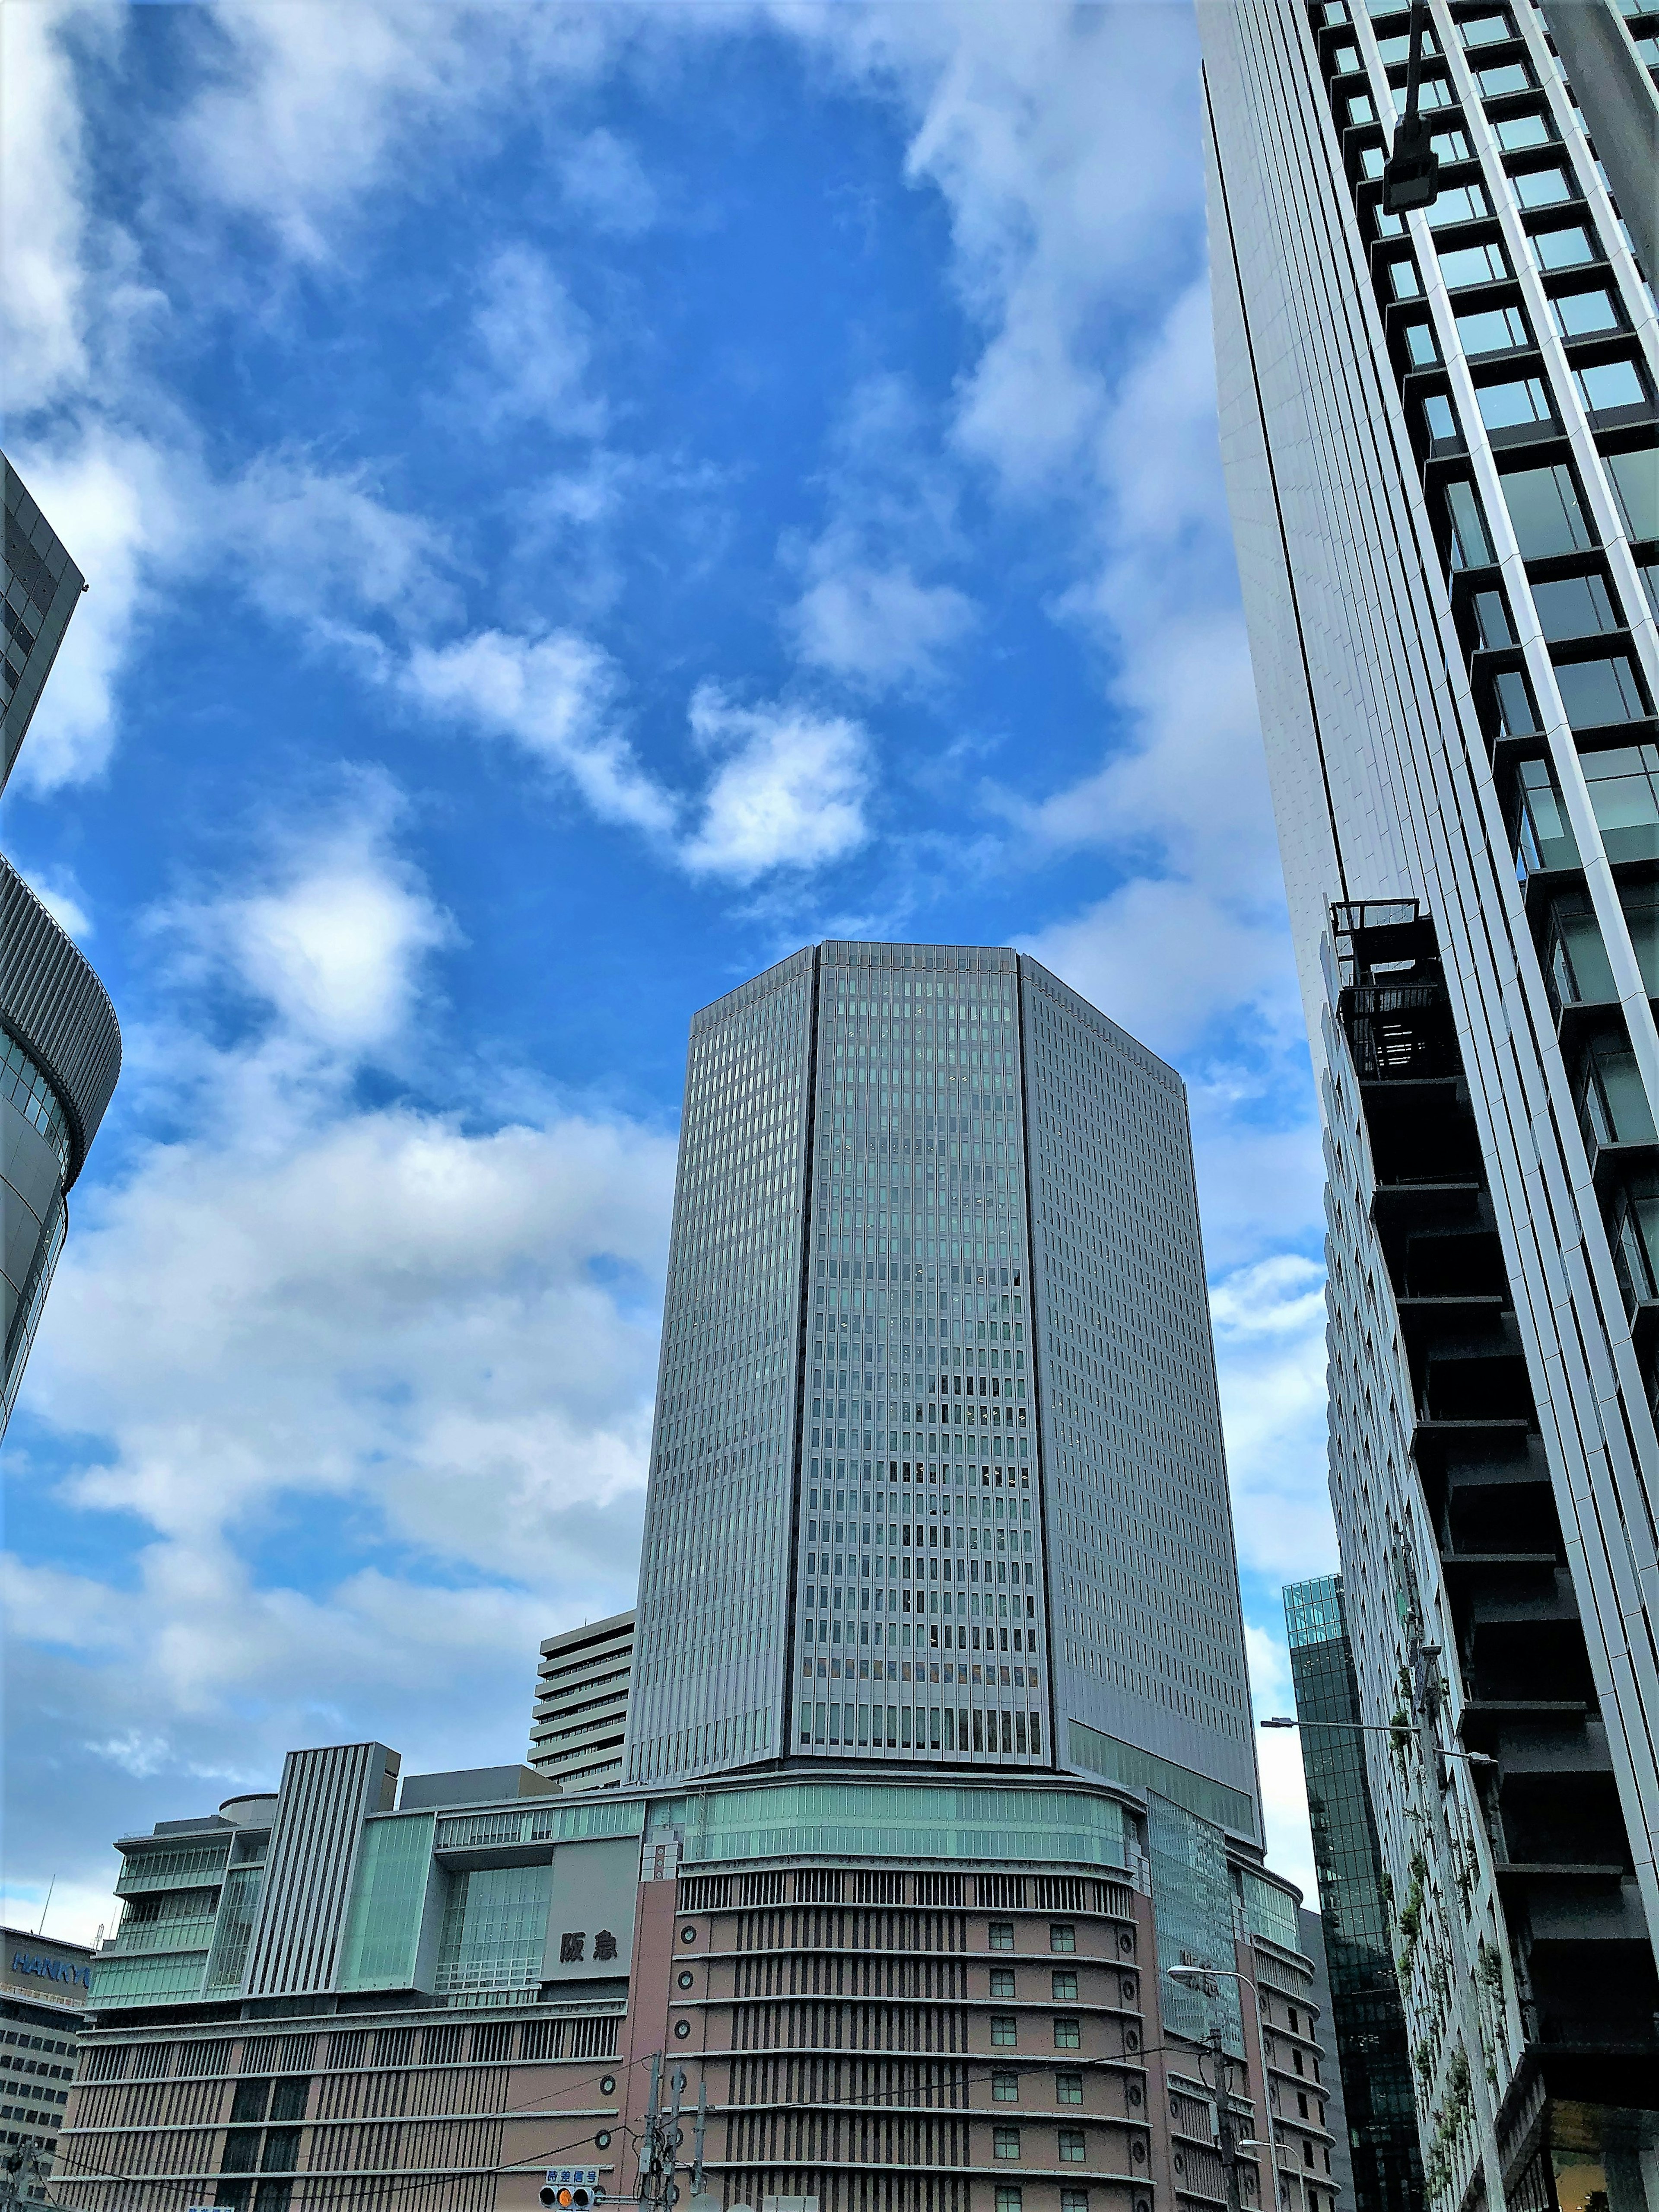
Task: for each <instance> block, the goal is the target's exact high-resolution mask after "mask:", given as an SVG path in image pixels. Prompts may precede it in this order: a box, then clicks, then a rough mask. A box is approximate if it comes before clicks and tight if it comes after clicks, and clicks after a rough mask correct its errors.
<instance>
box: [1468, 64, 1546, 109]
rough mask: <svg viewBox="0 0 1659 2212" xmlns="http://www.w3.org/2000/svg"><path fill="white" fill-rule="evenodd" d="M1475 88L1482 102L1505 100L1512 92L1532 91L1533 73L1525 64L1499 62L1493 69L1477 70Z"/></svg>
mask: <svg viewBox="0 0 1659 2212" xmlns="http://www.w3.org/2000/svg"><path fill="white" fill-rule="evenodd" d="M1474 82H1475V88H1476V89H1477V90H1478V91H1479V93H1480V97H1481V98H1482V100H1503V99H1505V98H1507V96H1508V95H1509V94H1510V93H1512V92H1530V91H1531V90H1532V71H1531V70H1529V69H1528V67H1527V64H1525V62H1499V63H1498V64H1496V66H1495V67H1493V68H1492V69H1483V70H1476V71H1475V73H1474Z"/></svg>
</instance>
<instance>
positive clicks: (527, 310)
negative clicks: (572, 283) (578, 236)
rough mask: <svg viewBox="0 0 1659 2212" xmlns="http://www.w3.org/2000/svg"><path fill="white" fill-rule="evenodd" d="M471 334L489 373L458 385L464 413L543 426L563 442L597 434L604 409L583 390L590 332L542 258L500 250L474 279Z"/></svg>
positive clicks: (519, 249) (523, 249)
mask: <svg viewBox="0 0 1659 2212" xmlns="http://www.w3.org/2000/svg"><path fill="white" fill-rule="evenodd" d="M472 333H473V337H474V338H475V339H476V341H477V344H478V346H479V348H480V349H481V351H482V353H483V356H484V359H485V361H486V362H487V364H488V368H487V369H486V370H485V371H483V372H479V371H477V370H472V371H469V372H468V373H467V374H465V376H464V377H463V379H462V383H461V388H462V392H463V394H464V397H465V400H466V402H467V404H468V407H469V411H470V412H471V413H473V414H474V415H475V416H480V417H482V419H483V421H485V422H490V423H495V424H500V423H502V422H510V421H515V420H517V421H524V420H529V421H535V422H544V423H545V424H546V426H547V428H549V429H550V430H552V431H554V432H555V433H556V434H557V435H559V436H561V437H566V438H595V437H598V436H599V435H600V434H601V433H602V432H603V430H604V428H605V404H604V402H603V400H601V399H599V398H597V397H595V396H594V395H593V394H592V393H591V392H588V391H587V390H586V378H587V374H588V370H589V368H590V366H591V364H592V330H591V326H590V325H589V323H588V319H587V317H586V315H585V314H584V313H582V311H581V309H580V307H578V306H577V305H576V303H575V301H574V300H573V299H572V298H571V297H570V295H569V292H568V290H567V289H566V288H565V286H564V284H563V283H562V281H561V279H560V278H559V276H557V274H556V272H555V270H553V269H552V267H551V266H550V264H549V263H548V261H547V259H546V257H545V256H544V255H543V254H540V253H538V252H536V251H535V250H534V249H533V247H531V246H522V245H516V246H502V247H501V250H500V252H497V253H496V254H495V258H493V259H492V260H491V261H490V263H489V266H488V267H487V268H486V269H485V270H484V271H483V275H482V276H481V278H480V280H479V283H478V302H477V307H476V308H475V309H474V311H473V316H472Z"/></svg>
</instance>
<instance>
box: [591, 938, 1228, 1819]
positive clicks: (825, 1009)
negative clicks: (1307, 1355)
mask: <svg viewBox="0 0 1659 2212" xmlns="http://www.w3.org/2000/svg"><path fill="white" fill-rule="evenodd" d="M639 1610H640V1626H639V1653H638V1658H637V1662H636V1665H635V1686H634V1696H633V1710H632V1716H631V1719H630V1724H629V1778H630V1779H631V1780H634V1781H637V1782H641V1783H645V1782H653V1783H656V1782H662V1781H665V1780H667V1779H668V1778H672V1777H677V1776H690V1775H695V1774H712V1773H718V1772H724V1771H735V1770H738V1769H742V1768H745V1767H753V1766H757V1765H763V1764H769V1763H770V1764H775V1763H776V1762H778V1761H780V1760H782V1759H799V1760H800V1761H803V1762H805V1763H806V1764H807V1765H822V1764H824V1763H826V1762H827V1763H837V1762H844V1761H846V1760H848V1759H856V1760H858V1761H859V1762H860V1764H865V1765H871V1766H873V1767H896V1768H902V1769H906V1770H909V1771H915V1769H916V1768H918V1767H922V1768H928V1769H941V1770H942V1769H950V1768H967V1769H970V1770H973V1769H978V1770H981V1771H982V1770H987V1769H1007V1768H1015V1769H1018V1768H1026V1769H1041V1768H1045V1767H1052V1766H1060V1767H1062V1768H1070V1769H1071V1770H1073V1771H1078V1772H1086V1773H1091V1774H1095V1775H1104V1776H1107V1777H1109V1778H1112V1779H1115V1780H1119V1781H1125V1782H1129V1783H1132V1784H1150V1785H1151V1786H1152V1787H1153V1788H1156V1789H1161V1790H1164V1791H1166V1793H1167V1794H1169V1795H1170V1796H1173V1797H1176V1798H1177V1799H1179V1800H1180V1801H1181V1802H1185V1803H1187V1804H1188V1805H1189V1806H1190V1807H1191V1808H1193V1809H1194V1810H1196V1811H1198V1812H1200V1813H1201V1814H1204V1815H1205V1816H1206V1818H1208V1819H1211V1820H1214V1821H1216V1822H1217V1823H1218V1825H1220V1826H1225V1827H1228V1828H1231V1830H1233V1831H1234V1832H1236V1833H1237V1834H1238V1835H1240V1836H1241V1837H1243V1838H1249V1839H1251V1840H1259V1828H1258V1824H1257V1816H1256V1811H1255V1754H1254V1749H1253V1745H1252V1740H1251V1734H1250V1721H1249V1700H1248V1694H1247V1686H1246V1680H1245V1670H1244V1645H1243V1620H1242V1615H1241V1613H1240V1607H1239V1595H1238V1577H1237V1565H1236V1564H1235V1559H1234V1553H1233V1541H1232V1525H1231V1512H1230V1508H1229V1502H1228V1495H1227V1485H1226V1471H1225V1462H1224V1458H1223V1451H1222V1442H1221V1423H1220V1413H1219V1408H1218V1400H1217V1395H1216V1381H1215V1368H1214V1358H1213V1353H1212V1346H1211V1340H1210V1330H1209V1318H1208V1308H1207V1304H1206V1290H1205V1280H1204V1265H1203V1252H1202V1247H1201V1243H1200V1234H1199V1220H1198V1202H1197V1196H1196V1192H1195V1188H1194V1177H1193V1164H1192V1148H1191V1140H1190V1137H1189V1134H1188V1121H1187V1108H1186V1098H1185V1092H1184V1090H1183V1087H1182V1083H1181V1080H1180V1078H1179V1077H1178V1076H1177V1075H1176V1073H1175V1072H1174V1071H1173V1069H1171V1068H1170V1067H1168V1066H1165V1065H1164V1062H1163V1061H1161V1060H1158V1059H1157V1058H1156V1057H1155V1056H1154V1054H1152V1053H1150V1052H1148V1051H1147V1050H1146V1048H1145V1047H1144V1046H1143V1045H1140V1044H1138V1043H1137V1042H1135V1040H1134V1039H1133V1037H1131V1036H1128V1035H1127V1033H1126V1032H1125V1031H1124V1030H1121V1029H1120V1028H1119V1027H1118V1026H1117V1025H1116V1024H1115V1023H1114V1022H1111V1021H1109V1020H1108V1019H1107V1018H1105V1017H1104V1016H1103V1015H1102V1014H1100V1013H1098V1012H1096V1010H1095V1009H1094V1008H1093V1007H1092V1006H1089V1005H1088V1004H1087V1002H1086V1001H1085V1000H1083V999H1081V998H1079V996H1078V995H1077V994H1076V993H1075V992H1073V991H1072V990H1069V989H1068V988H1067V987H1066V985H1065V984H1064V983H1062V982H1060V981H1059V979H1058V978H1057V977H1055V976H1054V975H1050V974H1049V973H1048V970H1047V969H1044V968H1042V967H1041V966H1040V965H1039V964H1038V963H1036V961H1034V960H1031V959H1030V958H1027V957H1024V956H1021V955H1018V954H1016V953H1013V952H1011V951H997V950H986V949H981V948H976V947H965V946H954V945H952V946H931V945H860V944H843V943H829V944H825V945H820V946H817V947H813V948H808V949H806V950H805V951H800V952H798V953H796V954H794V955H793V956H792V957H790V958H789V959H787V960H786V961H784V962H782V963H781V964H780V965H779V966H778V967H775V968H774V969H769V971H768V972H767V973H766V974H765V975H760V976H757V978H756V979H755V980H754V981H751V982H748V983H745V984H744V985H743V986H742V987H740V988H739V989H738V990H736V991H733V992H732V993H731V994H729V995H728V996H726V998H723V999H721V1000H717V1001H716V1002H715V1003H714V1005H713V1006H708V1007H706V1008H705V1009H704V1010H703V1012H701V1013H700V1014H698V1015H697V1017H696V1019H695V1021H694V1022H693V1024H692V1030H691V1048H690V1066H689V1070H688V1073H687V1079H686V1094H685V1111H684V1124H683V1132H682V1137H681V1152H680V1171H679V1182H678V1190H677V1193H676V1197H675V1205H674V1223H673V1235H672V1241H671V1247H670V1255H669V1268H668V1287H667V1296H666V1301H665V1313H664V1329H663V1352H662V1367H661V1379H660V1383H659V1397H658V1406H657V1419H656V1432H655V1437H654V1441H653V1454H652V1465H651V1486H650V1494H649V1499H648V1503H647V1512H646V1533H645V1542H644V1550H643V1556H642V1564H641V1577H640V1609H639Z"/></svg>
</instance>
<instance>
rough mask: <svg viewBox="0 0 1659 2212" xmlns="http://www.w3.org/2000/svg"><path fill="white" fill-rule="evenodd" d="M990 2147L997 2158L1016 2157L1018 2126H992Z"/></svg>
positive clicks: (1017, 2150)
mask: <svg viewBox="0 0 1659 2212" xmlns="http://www.w3.org/2000/svg"><path fill="white" fill-rule="evenodd" d="M991 2148H992V2149H993V2150H994V2153H995V2154H996V2155H997V2157H999V2158H1018V2156H1019V2130H1018V2128H993V2129H992V2130H991Z"/></svg>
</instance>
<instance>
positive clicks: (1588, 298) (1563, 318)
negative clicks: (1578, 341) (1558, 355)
mask: <svg viewBox="0 0 1659 2212" xmlns="http://www.w3.org/2000/svg"><path fill="white" fill-rule="evenodd" d="M1550 313H1552V314H1553V316H1554V318H1555V327H1556V329H1557V330H1558V331H1560V333H1561V335H1562V337H1564V338H1583V337H1594V336H1595V332H1596V331H1616V330H1618V329H1620V327H1621V325H1620V319H1619V310H1618V308H1617V307H1614V305H1613V295H1612V294H1611V293H1610V292H1603V291H1600V290H1597V291H1594V292H1565V293H1563V294H1562V295H1561V296H1560V297H1559V299H1555V300H1552V301H1550Z"/></svg>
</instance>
